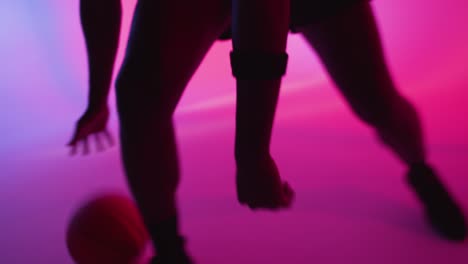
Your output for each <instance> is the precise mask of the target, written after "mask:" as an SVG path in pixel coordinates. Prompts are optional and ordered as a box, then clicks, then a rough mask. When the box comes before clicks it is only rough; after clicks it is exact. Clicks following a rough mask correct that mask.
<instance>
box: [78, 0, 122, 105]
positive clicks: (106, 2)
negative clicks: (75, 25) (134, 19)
mask: <svg viewBox="0 0 468 264" xmlns="http://www.w3.org/2000/svg"><path fill="white" fill-rule="evenodd" d="M121 17H122V7H121V2H120V0H99V1H97V0H81V1H80V18H81V25H82V28H83V33H84V37H85V41H86V48H87V52H88V69H89V93H88V108H99V107H103V106H106V105H107V100H108V96H109V92H110V87H111V82H112V75H113V69H114V63H115V58H116V54H117V49H118V43H119V37H120V25H121V19H122V18H121Z"/></svg>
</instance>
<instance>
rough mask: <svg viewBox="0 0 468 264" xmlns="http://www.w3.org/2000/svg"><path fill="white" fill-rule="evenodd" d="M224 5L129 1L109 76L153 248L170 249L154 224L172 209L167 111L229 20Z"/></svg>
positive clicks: (174, 165) (174, 166)
mask: <svg viewBox="0 0 468 264" xmlns="http://www.w3.org/2000/svg"><path fill="white" fill-rule="evenodd" d="M229 10H230V7H229V5H228V4H227V5H226V4H225V3H223V2H222V1H218V0H203V1H192V0H174V1H172V0H171V1H152V0H140V1H139V2H138V4H137V7H136V13H135V18H134V21H133V27H132V32H131V37H130V42H129V46H128V49H127V54H126V58H125V62H124V65H123V67H122V69H121V71H120V74H119V78H118V82H117V103H118V111H119V117H120V125H121V135H120V140H121V144H122V157H123V162H124V167H125V171H126V175H127V178H128V182H129V185H130V188H131V190H132V192H133V195H134V197H135V199H136V201H137V204H138V206H139V208H140V210H141V212H142V215H143V218H144V220H145V223H146V225H147V227H148V229H149V231H150V233H151V236H152V239H153V242H155V244H156V247H157V251H158V254H166V255H167V254H170V253H167V251H168V250H166V249H165V247H167V246H168V244H170V243H168V241H162V240H164V239H162V238H161V237H162V233H161V232H162V231H164V230H161V229H164V227H162V228H161V227H158V225H160V223H164V222H165V221H168V219H171V218H174V217H176V216H177V206H176V190H177V185H178V183H179V178H180V171H179V163H178V155H177V147H176V139H175V134H174V124H173V120H172V116H173V113H174V110H175V108H176V106H177V103H178V101H179V99H180V97H181V95H182V93H183V91H184V88H185V87H186V85H187V83H188V82H189V80H190V79H191V77H192V75H193V74H194V72H195V71H196V69H197V68H198V66H199V64H200V63H201V61H202V60H203V58H204V56H205V54H206V53H207V51H208V50H209V48H210V47H211V45H212V43H213V42H214V41H215V40H216V38H217V37H218V36H219V34H221V32H222V31H223V30H224V28H225V27H226V25H227V23H229ZM175 229H177V226H176V227H175ZM158 230H159V231H161V232H159V231H158ZM158 232H159V233H158ZM158 241H160V242H159V243H158ZM164 251H166V252H164ZM169 258H170V257H169ZM171 263H172V262H171ZM174 263H178V262H177V261H175V262H174ZM184 263H185V262H184Z"/></svg>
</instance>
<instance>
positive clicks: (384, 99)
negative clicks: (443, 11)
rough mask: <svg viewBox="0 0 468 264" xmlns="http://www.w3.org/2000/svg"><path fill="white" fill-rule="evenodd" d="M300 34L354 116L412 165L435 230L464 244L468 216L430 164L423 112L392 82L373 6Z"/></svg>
mask: <svg viewBox="0 0 468 264" xmlns="http://www.w3.org/2000/svg"><path fill="white" fill-rule="evenodd" d="M298 31H299V32H300V33H302V34H303V35H304V37H305V38H306V40H307V41H308V42H309V44H311V45H313V46H314V48H315V50H316V51H317V53H318V55H319V56H320V58H321V60H322V62H323V64H324V65H325V67H326V69H327V71H328V72H329V74H330V76H331V77H332V79H333V80H334V82H335V83H336V84H337V86H338V88H339V90H340V91H341V93H342V94H343V96H344V97H345V99H346V101H347V102H348V103H349V105H350V106H351V108H352V110H353V111H354V113H356V115H357V116H358V117H359V118H360V119H361V120H362V121H364V122H365V123H366V124H368V125H370V126H371V127H372V128H373V129H375V131H376V133H377V135H378V137H379V138H380V139H381V140H382V142H383V143H384V144H386V145H387V146H388V147H390V149H391V150H393V152H394V153H395V154H396V155H397V156H398V157H399V158H400V159H401V160H402V161H403V162H404V163H405V164H406V165H408V167H409V172H408V175H407V180H408V181H409V183H410V186H411V187H412V188H413V189H414V191H415V193H416V194H417V196H418V198H419V199H420V200H421V201H422V202H423V204H424V206H425V209H426V213H427V215H428V217H429V220H430V222H431V224H432V225H433V226H434V228H435V229H436V230H438V231H439V232H440V233H441V234H442V235H444V236H445V237H446V238H449V239H453V240H463V239H464V238H465V236H466V227H465V223H464V217H463V215H462V212H461V210H460V209H459V207H458V206H457V205H456V203H455V201H454V200H453V199H452V198H451V196H450V195H449V193H448V191H447V189H446V188H445V187H444V186H443V184H442V182H441V181H440V180H439V179H438V177H437V176H436V173H435V171H434V170H433V169H432V168H430V166H429V165H427V163H426V151H425V148H424V140H423V133H422V129H421V124H420V120H419V117H418V114H417V112H416V110H415V109H414V107H413V106H412V105H411V103H410V102H409V101H408V100H407V99H405V98H404V97H403V96H402V95H401V94H400V93H399V92H398V91H397V89H396V87H395V85H394V83H393V81H392V78H391V76H390V73H389V70H388V68H387V65H386V62H385V59H384V53H383V49H382V45H381V41H380V37H379V32H378V29H377V25H376V21H375V18H374V15H373V12H372V8H371V6H370V4H369V3H360V4H357V5H355V6H353V7H352V8H350V9H348V10H347V11H346V12H342V13H340V15H337V16H334V17H330V18H328V19H326V20H324V21H322V22H320V23H317V24H314V25H309V26H304V27H300V28H298Z"/></svg>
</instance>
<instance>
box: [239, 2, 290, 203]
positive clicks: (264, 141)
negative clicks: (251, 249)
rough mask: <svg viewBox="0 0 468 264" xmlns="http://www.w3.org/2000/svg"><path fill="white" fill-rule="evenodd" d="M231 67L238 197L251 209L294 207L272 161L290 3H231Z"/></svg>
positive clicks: (285, 185) (285, 58)
mask: <svg viewBox="0 0 468 264" xmlns="http://www.w3.org/2000/svg"><path fill="white" fill-rule="evenodd" d="M232 2H233V7H232V9H233V10H232V13H233V15H232V33H233V47H234V50H233V52H232V53H231V63H232V68H233V74H234V76H235V77H236V80H237V108H236V142H235V158H236V164H237V175H236V185H237V195H238V199H239V202H240V203H242V204H246V205H247V206H249V207H250V208H252V209H258V208H263V209H279V208H285V207H289V206H290V205H291V203H292V201H293V191H292V189H291V187H290V186H289V185H288V184H287V183H286V182H282V181H281V179H280V177H279V172H278V169H277V167H276V164H275V162H274V160H273V159H272V158H271V156H270V141H271V132H272V128H273V121H274V116H275V110H276V105H277V101H278V94H279V89H280V86H281V78H282V76H283V74H284V72H285V70H286V63H287V54H286V52H285V50H286V40H287V34H288V26H289V0H256V1H251V0H234V1H232Z"/></svg>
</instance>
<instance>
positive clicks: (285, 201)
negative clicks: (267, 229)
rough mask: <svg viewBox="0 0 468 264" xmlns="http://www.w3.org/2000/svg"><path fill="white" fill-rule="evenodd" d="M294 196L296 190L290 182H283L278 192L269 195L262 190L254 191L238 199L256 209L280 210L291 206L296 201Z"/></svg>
mask: <svg viewBox="0 0 468 264" xmlns="http://www.w3.org/2000/svg"><path fill="white" fill-rule="evenodd" d="M258 191H260V190H258ZM294 198H295V193H294V190H293V189H292V188H291V186H290V185H289V183H287V182H283V183H282V185H281V187H279V190H277V191H276V192H275V191H274V192H272V193H270V194H269V195H265V193H261V192H260V193H259V192H254V193H252V194H251V195H250V197H246V196H245V195H242V196H239V197H238V200H239V202H240V203H241V204H242V205H245V206H247V207H248V208H250V209H251V210H254V211H257V210H269V211H279V210H282V209H288V208H290V207H291V206H292V204H293V202H294Z"/></svg>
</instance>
